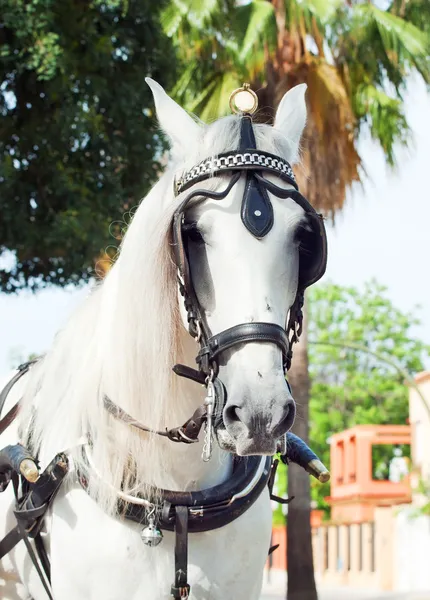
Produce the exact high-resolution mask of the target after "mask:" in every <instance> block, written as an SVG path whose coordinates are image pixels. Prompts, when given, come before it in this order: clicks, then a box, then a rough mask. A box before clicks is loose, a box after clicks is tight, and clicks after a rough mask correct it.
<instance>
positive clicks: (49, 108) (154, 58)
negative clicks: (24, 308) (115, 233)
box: [0, 0, 175, 292]
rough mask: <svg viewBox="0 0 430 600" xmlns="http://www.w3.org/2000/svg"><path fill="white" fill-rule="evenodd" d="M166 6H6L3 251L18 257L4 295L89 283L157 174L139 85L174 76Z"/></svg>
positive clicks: (155, 140)
mask: <svg viewBox="0 0 430 600" xmlns="http://www.w3.org/2000/svg"><path fill="white" fill-rule="evenodd" d="M162 7H163V2H161V3H156V4H154V3H152V2H150V1H149V0H93V1H88V2H78V0H62V1H61V2H60V0H0V116H1V117H0V210H1V215H2V218H1V220H0V253H1V252H3V251H4V250H9V251H11V252H12V253H13V254H14V255H15V257H16V264H15V266H14V267H13V268H12V270H11V271H10V272H8V271H0V289H1V290H2V291H6V292H10V291H14V290H16V289H19V288H21V287H24V286H28V287H31V288H37V287H42V286H44V285H47V284H60V285H65V284H66V283H69V282H74V283H77V282H81V281H85V280H87V279H88V278H89V277H91V276H93V274H94V268H93V265H94V261H95V259H96V258H97V257H98V256H100V255H102V254H103V253H104V250H105V248H106V246H107V245H108V244H111V243H112V241H113V240H112V237H111V235H110V234H109V225H110V223H111V222H112V221H117V220H121V219H122V215H123V213H124V212H125V211H127V210H129V209H130V208H131V207H132V206H134V205H136V204H137V203H138V201H139V199H140V198H141V197H142V196H143V195H144V194H145V193H146V192H147V190H148V189H149V187H150V185H151V184H152V182H153V181H154V179H155V178H156V177H157V175H158V172H159V169H160V165H159V164H158V163H157V161H156V160H154V156H157V155H158V156H160V154H161V152H162V150H163V144H162V141H161V139H160V138H159V136H158V132H157V123H156V121H155V119H154V115H153V114H152V112H151V110H150V109H149V108H148V107H152V96H151V93H150V90H149V88H148V86H147V85H146V83H145V81H144V78H145V76H147V75H149V76H152V77H154V78H155V79H156V80H158V81H159V82H160V83H161V84H162V85H164V86H167V87H169V86H171V85H172V82H173V79H174V75H175V58H174V53H173V49H172V47H171V42H170V41H169V40H168V38H167V37H166V36H165V35H164V33H163V32H162V31H161V25H160V22H159V21H160V16H159V11H160V9H161V8H162ZM114 251H115V250H113V252H114Z"/></svg>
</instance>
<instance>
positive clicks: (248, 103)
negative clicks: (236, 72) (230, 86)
mask: <svg viewBox="0 0 430 600" xmlns="http://www.w3.org/2000/svg"><path fill="white" fill-rule="evenodd" d="M229 104H230V109H231V112H233V113H236V114H239V113H247V114H250V115H252V114H253V113H255V111H256V110H257V108H258V98H257V94H256V93H255V92H253V91H252V90H251V88H250V87H249V83H244V84H243V86H242V87H240V88H237V90H234V91H233V92H232V93H231V94H230V99H229Z"/></svg>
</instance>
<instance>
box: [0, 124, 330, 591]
mask: <svg viewBox="0 0 430 600" xmlns="http://www.w3.org/2000/svg"><path fill="white" fill-rule="evenodd" d="M267 173H270V174H275V175H276V176H277V177H279V178H280V179H282V180H283V181H285V182H287V183H288V184H290V186H291V187H292V189H291V188H290V189H283V188H281V187H278V186H277V185H275V184H274V183H272V182H270V181H268V180H267V179H266V178H265V177H264V174H267ZM221 175H230V176H231V179H230V181H229V183H228V185H227V187H226V188H225V189H224V190H223V191H220V192H215V191H210V190H207V189H200V188H195V187H194V186H195V185H196V184H197V183H201V182H202V181H204V180H206V179H209V178H212V177H218V176H221ZM243 175H244V176H245V178H246V183H245V191H244V195H243V199H242V206H241V220H242V223H243V224H244V226H245V227H246V228H247V229H248V231H249V232H250V234H251V235H253V236H254V237H256V238H257V239H262V238H263V237H264V236H265V235H267V234H268V233H269V231H270V230H271V228H272V226H273V220H274V216H273V207H272V204H271V201H270V197H269V192H270V193H271V194H274V195H275V196H276V197H278V198H281V199H283V198H290V199H292V200H293V201H294V202H296V203H297V204H299V205H300V206H301V207H302V208H303V210H304V212H305V214H306V217H307V220H308V223H309V225H310V234H309V236H308V240H307V242H308V247H307V248H306V251H303V252H301V253H300V265H299V283H298V289H297V294H296V298H295V300H294V303H293V305H292V307H291V309H290V314H289V318H288V321H287V324H286V327H285V328H284V327H281V326H280V325H277V324H274V323H265V322H254V323H242V324H238V325H235V326H234V327H231V328H229V329H227V330H224V331H221V332H219V333H217V334H215V335H214V334H213V333H212V332H211V330H210V327H209V325H208V323H207V320H206V318H205V313H204V311H203V310H202V309H201V307H200V303H199V301H198V298H197V294H196V292H195V289H194V286H193V282H192V276H191V268H190V264H189V258H188V257H189V251H188V250H189V248H188V245H189V228H187V221H186V211H187V209H188V208H189V206H190V204H191V203H192V202H201V201H203V200H205V199H206V198H211V199H215V200H221V199H223V198H225V197H226V196H227V195H228V194H229V192H230V191H231V190H232V188H233V187H234V186H235V185H236V183H237V182H238V181H239V179H240V178H241V177H242V176H243ZM187 191H188V194H187V195H185V196H184V197H183V198H182V199H181V201H180V203H179V205H178V208H177V209H176V211H175V213H174V216H173V221H172V228H171V235H172V242H173V254H174V256H173V258H174V261H175V264H176V267H177V273H178V285H179V290H180V293H181V295H182V297H183V301H184V305H185V309H186V312H187V319H188V330H189V333H190V335H191V336H192V337H193V338H194V339H195V340H196V342H197V343H198V344H199V347H200V349H199V352H198V354H197V356H196V363H197V369H196V368H193V367H190V366H187V365H182V364H177V365H175V366H174V367H173V370H174V372H175V373H176V374H177V375H179V376H181V377H186V378H188V379H191V380H193V381H195V382H197V383H200V384H203V385H205V386H206V390H207V394H206V399H205V401H204V403H203V404H202V405H201V406H199V407H198V408H197V409H196V411H195V412H194V414H193V415H192V416H191V417H190V419H188V420H187V421H186V422H185V423H184V424H183V425H182V426H179V427H175V428H172V429H169V430H164V431H154V430H153V429H151V428H149V427H146V426H145V425H143V424H142V423H140V422H139V421H137V420H136V419H134V418H133V417H132V416H131V415H129V414H128V413H127V412H126V411H124V410H123V409H122V408H120V407H119V406H118V405H117V404H115V402H113V401H112V400H111V399H110V398H109V397H107V396H105V397H104V407H105V409H106V410H107V411H108V412H109V414H110V415H111V416H112V417H113V418H115V419H117V420H120V421H122V422H124V423H126V424H128V425H129V426H131V427H134V428H137V429H139V430H141V431H145V432H149V433H153V434H157V435H160V436H163V437H166V438H168V439H169V440H171V441H173V442H177V443H186V444H190V443H194V442H197V441H198V439H199V434H200V431H201V429H202V428H203V426H205V441H204V447H203V456H202V458H203V460H205V461H207V460H209V459H210V456H211V451H212V439H213V433H214V432H215V431H216V430H217V428H218V427H220V426H221V425H222V410H223V408H224V405H225V403H226V390H225V387H224V385H223V383H222V381H221V380H220V378H219V377H218V373H219V360H220V359H221V357H222V355H223V353H225V351H226V350H228V349H230V348H233V347H235V346H237V345H239V344H246V343H250V342H260V343H272V344H275V345H276V346H277V347H279V348H280V350H281V352H282V356H283V365H284V370H285V372H286V371H287V370H288V369H289V368H290V365H291V359H292V347H293V345H294V343H296V342H297V341H298V338H299V336H300V334H301V329H302V321H303V313H302V307H303V299H304V291H305V289H306V288H307V287H308V286H309V285H311V284H313V283H315V282H316V281H317V280H318V279H319V278H320V277H321V276H322V275H323V273H324V271H325V268H326V262H327V241H326V233H325V228H324V223H323V220H322V217H321V215H318V214H317V213H316V211H315V210H314V208H313V207H312V206H311V205H310V204H309V202H308V201H307V200H306V199H305V198H304V197H303V196H302V195H301V194H300V193H299V191H298V186H297V183H296V181H295V178H294V175H293V171H292V168H291V166H290V165H289V163H288V162H287V161H285V160H284V159H282V158H280V157H278V156H275V155H272V154H270V153H268V152H262V151H259V150H257V148H256V141H255V135H254V131H253V126H252V117H251V115H250V114H242V116H241V121H240V144H239V148H238V151H237V152H227V153H224V154H220V155H218V156H213V157H210V158H208V159H206V160H204V161H202V162H200V163H199V164H198V165H196V166H194V167H193V168H192V169H190V170H188V171H186V172H184V173H182V175H181V176H180V177H179V178H178V179H177V180H176V181H175V183H174V192H175V195H176V196H182V194H184V193H185V192H187ZM31 364H32V363H26V364H24V365H21V367H19V369H18V373H17V374H16V375H15V377H14V378H13V379H12V380H11V381H10V383H9V384H8V385H7V386H6V388H5V389H4V390H3V392H2V393H1V394H0V416H1V410H2V407H3V405H4V401H5V399H6V396H7V394H8V393H9V391H10V390H11V388H12V387H13V385H14V384H15V383H16V381H18V379H19V378H20V377H22V376H23V375H24V374H25V373H26V372H27V371H28V370H29V368H30V366H31ZM18 410H19V405H18V403H17V404H16V405H15V406H14V407H13V408H12V409H11V410H10V411H9V412H8V414H7V415H6V416H5V417H4V418H3V419H2V420H1V421H0V434H1V433H2V432H3V431H4V430H5V429H6V427H7V426H8V425H9V424H10V423H11V422H12V421H13V419H14V418H15V416H16V414H17V413H18ZM278 449H279V451H280V455H281V460H282V461H283V462H285V463H287V462H288V460H292V461H293V462H296V463H297V464H299V465H300V466H302V467H303V468H304V469H306V471H308V472H309V473H310V474H311V475H313V476H314V477H316V478H317V479H319V480H320V481H327V480H328V478H329V473H328V471H327V469H326V468H325V467H324V465H323V464H322V463H321V462H320V461H319V459H318V457H317V456H316V455H315V453H314V452H313V451H312V450H311V449H310V448H309V447H308V446H307V445H306V444H305V443H304V442H303V441H302V440H300V438H298V437H297V436H295V435H294V434H292V433H290V432H288V433H287V434H285V436H283V438H282V439H281V440H280V441H279V448H278ZM90 450H91V441H90V440H89V441H88V444H83V445H82V452H83V458H84V462H85V464H86V465H87V469H86V472H85V473H76V477H77V479H78V481H79V482H80V484H81V485H82V487H83V488H84V489H87V488H88V481H89V478H90V477H97V476H98V475H97V469H96V466H95V465H93V464H92V462H91V452H90ZM277 465H278V460H275V461H273V462H272V457H258V456H250V457H234V459H233V472H232V475H231V477H229V478H228V480H227V481H226V482H224V483H223V484H220V485H218V486H214V487H212V488H209V489H206V490H201V491H198V492H172V491H169V490H158V489H157V490H155V489H153V490H149V493H148V498H139V497H130V496H128V495H127V494H125V493H123V492H121V491H120V490H117V495H118V513H119V514H120V515H123V516H124V517H125V518H127V519H130V520H132V521H134V522H136V523H139V524H141V525H142V524H143V525H144V528H143V530H142V534H141V535H142V539H143V542H144V543H145V544H146V545H148V546H156V545H158V544H159V543H160V542H161V540H162V537H163V536H162V530H163V529H164V530H168V531H174V532H175V539H176V542H175V579H174V583H173V585H172V587H171V595H172V597H173V598H175V599H177V600H179V599H186V598H188V597H189V591H190V586H189V584H188V579H187V568H188V534H189V533H195V532H202V531H209V530H212V529H216V528H219V527H222V526H224V525H226V524H228V523H230V522H232V521H233V520H235V519H237V518H238V517H239V516H240V515H241V514H243V513H244V512H245V511H246V510H247V509H248V508H249V507H250V506H252V505H253V504H254V502H255V501H256V500H257V498H258V497H259V496H260V494H261V492H262V491H263V489H264V488H265V487H266V486H269V491H270V496H271V498H272V499H274V500H276V501H278V502H281V503H287V502H289V501H290V500H289V499H283V498H278V497H277V496H274V495H273V494H272V488H273V482H274V478H275V473H276V468H277ZM70 472H71V468H70V461H69V459H68V455H67V453H61V454H59V455H57V456H56V457H55V458H54V459H53V461H52V462H51V464H50V465H49V466H48V467H47V468H46V469H45V471H44V472H43V473H42V474H40V475H39V469H38V465H37V460H36V459H35V458H34V457H33V456H32V455H31V454H30V452H29V451H28V450H27V449H25V448H24V447H23V446H20V445H19V444H18V445H16V446H8V447H7V448H4V449H3V450H2V451H1V452H0V491H4V489H6V487H7V485H8V484H9V482H10V481H12V483H13V487H14V491H15V498H16V507H15V511H14V514H15V517H16V519H17V526H16V527H15V528H14V529H13V530H12V531H11V532H10V533H9V534H8V535H7V536H6V538H4V539H3V540H2V541H1V542H0V558H2V557H3V556H4V555H5V554H7V553H8V552H9V551H10V550H11V549H12V548H13V547H14V546H15V545H16V544H17V543H18V542H19V541H20V540H21V539H22V540H24V543H25V544H26V546H27V549H28V551H29V553H30V557H31V560H32V561H33V563H34V565H35V567H36V569H37V572H38V574H39V576H40V578H41V580H42V583H43V585H44V587H45V590H46V593H47V595H48V597H49V598H50V599H52V593H51V591H50V566H49V559H48V556H47V553H46V551H45V549H44V546H43V539H42V536H41V533H40V531H41V527H42V524H43V519H44V517H45V515H46V512H47V510H48V508H49V507H50V506H51V504H52V502H53V500H54V498H55V495H56V493H57V492H58V490H59V489H60V486H61V484H62V482H63V480H64V477H65V476H66V474H67V473H70ZM31 538H33V539H34V542H35V548H36V553H35V552H34V551H33V548H32V545H31V543H30V539H31Z"/></svg>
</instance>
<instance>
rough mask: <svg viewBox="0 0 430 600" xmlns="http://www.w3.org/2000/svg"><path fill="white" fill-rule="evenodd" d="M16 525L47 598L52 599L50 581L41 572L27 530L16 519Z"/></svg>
mask: <svg viewBox="0 0 430 600" xmlns="http://www.w3.org/2000/svg"><path fill="white" fill-rule="evenodd" d="M17 527H18V531H19V533H20V537H21V539H22V540H23V541H24V544H25V545H26V548H27V552H28V553H29V555H30V558H31V562H32V563H33V565H34V568H35V569H36V571H37V574H38V575H39V578H40V581H41V582H42V585H43V587H44V589H45V592H46V595H47V596H48V598H49V600H54V597H53V596H52V593H51V585H50V583H51V582H50V581H49V580H48V578H47V575H46V574H45V573H44V572H43V570H42V567H41V566H40V564H39V560H38V557H37V556H36V554H35V552H34V550H33V548H32V546H31V543H30V540H29V539H28V535H27V532H26V531H25V528H24V526H23V524H22V523H21V522H20V521H18V525H17Z"/></svg>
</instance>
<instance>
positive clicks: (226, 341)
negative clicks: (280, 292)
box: [197, 322, 289, 363]
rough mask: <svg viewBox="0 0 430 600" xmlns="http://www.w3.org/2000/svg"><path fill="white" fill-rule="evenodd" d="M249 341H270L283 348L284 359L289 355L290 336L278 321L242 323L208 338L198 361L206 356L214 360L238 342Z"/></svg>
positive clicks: (198, 356)
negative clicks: (277, 323)
mask: <svg viewBox="0 0 430 600" xmlns="http://www.w3.org/2000/svg"><path fill="white" fill-rule="evenodd" d="M247 342H268V343H272V344H276V345H277V346H278V347H279V348H280V349H281V350H282V354H283V356H284V359H286V358H287V356H288V351H289V342H288V336H287V333H286V331H285V329H284V328H283V327H280V326H279V325H276V323H260V322H257V323H242V324H241V325H235V326H234V327H230V329H226V330H224V331H221V333H218V334H216V335H214V336H212V337H211V338H209V339H208V342H207V345H206V346H203V347H202V349H201V350H200V352H199V353H198V355H197V362H198V363H200V362H202V360H203V358H204V357H207V358H208V360H209V361H213V360H214V359H215V358H216V357H217V356H218V355H219V354H221V353H222V352H225V350H228V349H229V348H232V347H233V346H236V345H237V344H246V343H247Z"/></svg>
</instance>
